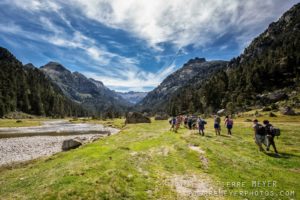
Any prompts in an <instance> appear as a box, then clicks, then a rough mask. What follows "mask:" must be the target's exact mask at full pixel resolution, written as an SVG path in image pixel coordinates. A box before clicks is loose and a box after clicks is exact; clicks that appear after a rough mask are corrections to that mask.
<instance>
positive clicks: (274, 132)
mask: <svg viewBox="0 0 300 200" xmlns="http://www.w3.org/2000/svg"><path fill="white" fill-rule="evenodd" d="M272 133H273V135H274V136H280V129H279V128H274V127H273V128H272Z"/></svg>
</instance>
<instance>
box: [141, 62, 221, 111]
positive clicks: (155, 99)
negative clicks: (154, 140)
mask: <svg viewBox="0 0 300 200" xmlns="http://www.w3.org/2000/svg"><path fill="white" fill-rule="evenodd" d="M226 64H227V62H226V61H206V60H205V59H204V58H195V59H191V60H189V61H188V62H187V63H186V64H184V65H183V67H182V68H180V69H179V70H177V71H176V72H174V73H172V74H171V75H169V76H168V77H167V78H166V79H165V80H164V81H163V82H162V83H161V84H160V85H159V86H158V87H157V88H155V89H154V90H153V91H151V92H149V93H148V94H147V96H146V97H145V98H144V99H143V100H142V101H141V102H140V103H139V104H138V106H137V108H138V109H140V110H151V111H165V109H167V107H166V105H167V102H168V101H169V98H170V97H171V96H172V95H173V94H174V93H175V92H176V91H177V90H179V89H180V88H181V87H183V86H184V85H186V84H187V83H189V82H190V81H191V80H192V79H193V78H195V77H197V78H198V79H204V78H206V77H209V76H210V75H211V74H213V73H214V72H215V71H217V70H219V69H221V68H223V67H224V66H226Z"/></svg>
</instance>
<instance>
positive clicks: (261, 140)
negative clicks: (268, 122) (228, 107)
mask: <svg viewBox="0 0 300 200" xmlns="http://www.w3.org/2000/svg"><path fill="white" fill-rule="evenodd" d="M253 130H254V140H255V143H256V144H257V146H258V147H259V151H264V149H263V147H262V144H265V142H266V129H265V127H263V125H261V124H259V123H258V120H257V119H255V120H253Z"/></svg>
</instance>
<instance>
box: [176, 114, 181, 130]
mask: <svg viewBox="0 0 300 200" xmlns="http://www.w3.org/2000/svg"><path fill="white" fill-rule="evenodd" d="M181 121H182V120H181V116H177V117H176V122H175V133H177V130H178V129H179V128H180V124H181Z"/></svg>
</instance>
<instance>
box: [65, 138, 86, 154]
mask: <svg viewBox="0 0 300 200" xmlns="http://www.w3.org/2000/svg"><path fill="white" fill-rule="evenodd" d="M82 143H83V141H82V140H81V139H79V138H74V139H69V140H64V141H63V144H62V150H63V151H68V150H70V149H76V148H78V147H79V146H81V145H82Z"/></svg>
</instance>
